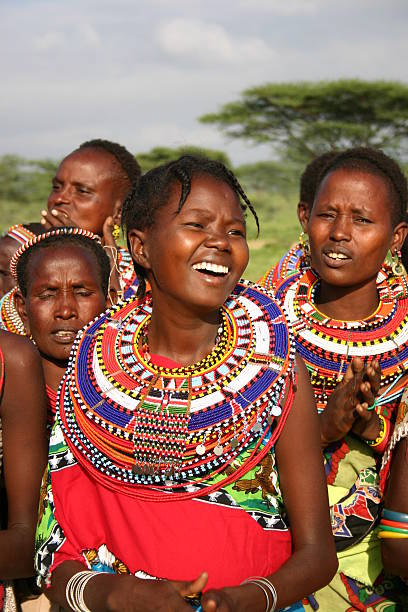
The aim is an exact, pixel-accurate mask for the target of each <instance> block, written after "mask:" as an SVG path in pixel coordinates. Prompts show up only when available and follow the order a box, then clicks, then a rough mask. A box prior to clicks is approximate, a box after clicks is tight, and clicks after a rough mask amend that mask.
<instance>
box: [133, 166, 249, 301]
mask: <svg viewBox="0 0 408 612" xmlns="http://www.w3.org/2000/svg"><path fill="white" fill-rule="evenodd" d="M198 176H211V177H213V178H214V179H216V180H218V181H221V182H224V183H227V184H228V185H229V186H230V187H231V189H232V190H233V191H234V193H235V194H236V196H237V199H238V201H239V202H240V205H241V208H242V210H243V211H245V210H246V209H247V208H248V209H249V210H250V211H251V213H252V215H253V217H254V219H255V223H256V226H257V230H258V233H259V221H258V216H257V214H256V212H255V209H254V207H253V205H252V203H251V202H250V200H249V198H248V197H247V195H246V193H245V192H244V190H243V188H242V187H241V185H240V183H239V181H238V179H237V178H236V176H235V175H234V173H233V172H232V171H231V170H230V169H229V168H227V167H226V166H225V165H224V164H222V163H221V162H219V161H216V160H212V159H208V158H207V157H203V156H198V155H182V156H181V157H180V158H179V159H177V160H176V161H172V162H168V163H167V164H163V165H162V166H158V167H157V168H153V169H152V170H150V171H149V172H147V173H146V174H144V175H143V176H142V177H141V179H140V181H139V184H138V185H137V186H135V187H133V188H132V189H131V191H130V192H129V194H128V195H127V197H126V199H125V201H124V203H123V210H122V228H123V230H124V231H126V232H127V233H128V232H129V230H132V229H138V230H144V229H147V228H149V227H152V225H153V224H154V219H155V216H156V212H157V210H158V209H159V208H161V207H162V206H164V205H165V204H166V202H167V201H168V198H169V196H170V194H171V191H172V189H173V186H174V184H175V183H178V184H179V185H180V188H181V194H180V199H179V204H178V211H180V210H181V209H182V207H183V205H184V203H185V201H186V199H187V197H188V195H189V193H190V191H191V182H192V180H193V178H194V177H198ZM128 248H129V250H130V245H129V240H128ZM133 263H134V267H135V272H136V274H137V277H138V279H139V288H138V294H137V295H138V297H143V295H144V293H145V288H146V280H145V270H144V269H143V268H142V267H141V266H139V265H138V264H137V263H135V262H133Z"/></svg>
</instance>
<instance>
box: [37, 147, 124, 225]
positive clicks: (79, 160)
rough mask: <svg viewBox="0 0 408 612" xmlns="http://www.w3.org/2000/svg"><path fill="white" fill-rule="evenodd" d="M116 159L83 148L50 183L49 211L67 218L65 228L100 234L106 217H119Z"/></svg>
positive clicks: (60, 168)
mask: <svg viewBox="0 0 408 612" xmlns="http://www.w3.org/2000/svg"><path fill="white" fill-rule="evenodd" d="M114 165H115V160H114V158H113V156H112V155H110V154H109V153H106V152H104V151H100V150H98V149H82V150H79V151H74V153H71V155H68V156H67V157H66V158H65V159H64V160H63V161H62V162H61V164H60V166H59V168H58V171H57V174H56V175H55V177H54V178H53V180H52V190H51V193H50V195H49V197H48V210H49V211H52V210H53V209H56V210H57V211H61V212H62V213H65V214H66V215H67V225H68V226H69V225H76V226H77V227H81V228H83V229H86V230H89V231H91V232H93V233H95V234H99V235H102V229H103V224H104V222H105V220H106V218H107V217H109V216H112V215H113V216H114V217H115V216H118V218H117V219H116V218H115V222H118V220H119V218H120V214H119V212H120V208H121V203H122V195H123V194H121V193H119V190H118V185H117V181H116V180H115V168H114Z"/></svg>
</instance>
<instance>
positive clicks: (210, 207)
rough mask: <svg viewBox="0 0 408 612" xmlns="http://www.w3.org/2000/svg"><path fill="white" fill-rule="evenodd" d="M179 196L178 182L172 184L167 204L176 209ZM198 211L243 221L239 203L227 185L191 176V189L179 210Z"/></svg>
mask: <svg viewBox="0 0 408 612" xmlns="http://www.w3.org/2000/svg"><path fill="white" fill-rule="evenodd" d="M180 194H181V186H180V183H179V182H176V183H173V185H172V188H171V192H170V198H169V203H170V204H171V205H172V206H173V207H174V206H175V207H176V208H178V206H179V200H180ZM191 209H198V210H200V211H201V212H203V213H204V212H205V211H207V212H209V211H211V212H213V213H215V212H217V211H219V213H220V214H225V213H227V214H230V215H232V216H234V217H239V218H240V219H243V212H242V208H241V204H240V201H239V199H238V196H237V194H236V193H235V191H234V190H233V189H232V187H230V185H229V184H228V183H226V182H225V181H222V180H220V179H217V178H215V177H213V176H210V175H198V176H193V178H192V179H191V189H190V193H189V194H188V196H187V199H186V201H185V203H184V204H183V207H182V209H181V211H180V212H181V213H182V212H183V211H188V210H191Z"/></svg>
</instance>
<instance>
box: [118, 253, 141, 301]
mask: <svg viewBox="0 0 408 612" xmlns="http://www.w3.org/2000/svg"><path fill="white" fill-rule="evenodd" d="M117 264H118V269H119V274H120V281H121V285H122V289H123V291H124V292H125V294H124V297H125V298H128V297H133V295H135V293H136V291H137V286H138V281H137V277H136V272H135V269H134V267H133V261H132V258H131V256H130V253H129V251H128V250H127V249H124V248H123V247H119V248H118V254H117Z"/></svg>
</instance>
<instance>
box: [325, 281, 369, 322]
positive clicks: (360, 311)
mask: <svg viewBox="0 0 408 612" xmlns="http://www.w3.org/2000/svg"><path fill="white" fill-rule="evenodd" d="M315 304H316V306H317V307H318V309H319V310H320V311H321V312H323V313H324V314H325V315H327V316H328V317H330V318H332V319H337V320H338V321H359V320H361V319H366V318H367V317H369V316H370V315H372V314H373V312H375V310H376V309H377V308H378V304H379V297H378V291H377V285H376V282H375V281H374V282H372V283H369V284H365V285H363V286H361V287H353V288H350V287H335V286H333V285H328V284H326V283H325V282H324V281H323V280H321V281H320V285H319V287H318V290H317V294H316V296H315Z"/></svg>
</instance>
